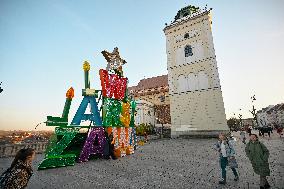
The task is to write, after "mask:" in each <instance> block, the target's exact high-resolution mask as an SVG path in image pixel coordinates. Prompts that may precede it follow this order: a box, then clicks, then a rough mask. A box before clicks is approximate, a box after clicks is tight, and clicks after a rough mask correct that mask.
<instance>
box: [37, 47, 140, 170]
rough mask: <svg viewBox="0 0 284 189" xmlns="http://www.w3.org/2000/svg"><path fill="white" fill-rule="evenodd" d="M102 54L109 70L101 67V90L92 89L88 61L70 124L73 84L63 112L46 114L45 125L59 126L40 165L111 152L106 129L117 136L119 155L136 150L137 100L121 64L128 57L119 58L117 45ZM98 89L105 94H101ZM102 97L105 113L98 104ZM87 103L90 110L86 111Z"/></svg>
mask: <svg viewBox="0 0 284 189" xmlns="http://www.w3.org/2000/svg"><path fill="white" fill-rule="evenodd" d="M102 54H103V55H104V57H105V58H106V60H107V62H108V67H107V70H103V69H101V70H100V71H99V75H100V80H101V87H102V90H95V89H90V80H89V70H90V64H89V63H88V62H87V61H85V62H84V64H83V70H84V79H85V88H84V89H82V96H83V99H82V102H81V104H80V106H79V107H78V109H77V112H76V114H75V116H74V118H73V120H72V121H71V123H70V125H68V115H69V110H70V107H71V103H72V98H73V97H74V89H73V88H72V87H71V88H70V89H69V90H68V91H67V93H66V101H65V105H64V109H63V113H62V116H61V117H53V116H47V121H46V125H47V126H56V127H55V135H56V136H55V137H54V139H53V140H52V141H51V142H50V144H49V146H48V148H47V150H46V152H45V158H44V159H43V161H42V162H41V163H40V165H39V167H38V169H46V168H54V167H61V166H69V165H74V164H75V161H77V162H85V161H88V160H89V159H90V156H91V155H97V156H104V155H108V152H106V149H109V148H106V145H108V143H107V142H106V136H105V134H106V133H108V134H110V133H112V134H113V136H114V139H115V145H114V146H115V149H114V153H115V155H116V156H117V157H123V156H125V155H129V154H132V153H134V149H135V147H136V134H135V127H134V113H135V107H136V103H135V101H130V100H129V99H128V96H127V82H128V79H127V78H125V77H123V71H122V65H123V64H125V63H126V61H125V60H123V59H122V58H120V55H119V52H118V48H115V49H114V51H113V53H108V52H107V51H103V52H102ZM99 92H101V96H102V98H98V94H99ZM100 101H101V102H102V105H101V106H102V108H101V109H102V113H100V111H99V108H98V104H99V102H100ZM88 105H90V106H89V107H90V112H91V113H90V114H85V112H86V109H87V108H88ZM82 121H90V125H89V126H81V122H82ZM82 128H87V129H88V132H85V133H84V132H83V133H82V132H80V130H81V129H82Z"/></svg>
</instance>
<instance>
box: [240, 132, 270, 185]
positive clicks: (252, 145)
mask: <svg viewBox="0 0 284 189" xmlns="http://www.w3.org/2000/svg"><path fill="white" fill-rule="evenodd" d="M245 150H246V155H247V157H248V158H249V160H250V161H251V164H252V167H253V170H254V172H255V173H256V174H258V175H259V176H260V188H261V189H267V188H270V185H269V183H268V181H267V179H266V176H269V175H270V169H269V163H268V157H269V151H268V149H267V148H266V146H265V145H264V144H263V143H261V142H259V141H258V137H257V135H256V134H251V135H250V141H249V143H248V144H247V145H246V149H245Z"/></svg>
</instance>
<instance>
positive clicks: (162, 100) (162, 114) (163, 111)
mask: <svg viewBox="0 0 284 189" xmlns="http://www.w3.org/2000/svg"><path fill="white" fill-rule="evenodd" d="M159 98H160V102H161V110H160V112H161V116H162V120H161V121H160V122H161V124H162V130H161V138H163V134H164V121H165V110H164V108H165V104H164V102H165V93H164V94H163V95H161V96H159Z"/></svg>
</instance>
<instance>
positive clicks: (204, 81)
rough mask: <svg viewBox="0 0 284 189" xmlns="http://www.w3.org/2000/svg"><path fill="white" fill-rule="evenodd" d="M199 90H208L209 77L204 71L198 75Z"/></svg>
mask: <svg viewBox="0 0 284 189" xmlns="http://www.w3.org/2000/svg"><path fill="white" fill-rule="evenodd" d="M198 89H208V76H207V74H206V73H205V72H204V71H200V72H199V73H198Z"/></svg>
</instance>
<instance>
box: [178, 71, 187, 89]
mask: <svg viewBox="0 0 284 189" xmlns="http://www.w3.org/2000/svg"><path fill="white" fill-rule="evenodd" d="M185 91H187V81H186V78H185V76H184V75H180V76H178V92H185Z"/></svg>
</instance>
